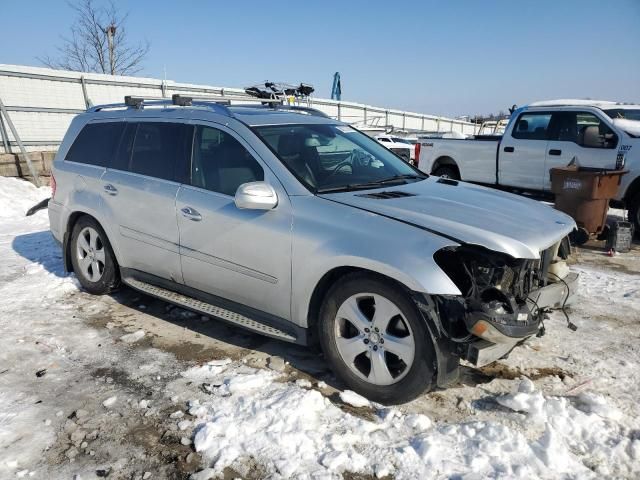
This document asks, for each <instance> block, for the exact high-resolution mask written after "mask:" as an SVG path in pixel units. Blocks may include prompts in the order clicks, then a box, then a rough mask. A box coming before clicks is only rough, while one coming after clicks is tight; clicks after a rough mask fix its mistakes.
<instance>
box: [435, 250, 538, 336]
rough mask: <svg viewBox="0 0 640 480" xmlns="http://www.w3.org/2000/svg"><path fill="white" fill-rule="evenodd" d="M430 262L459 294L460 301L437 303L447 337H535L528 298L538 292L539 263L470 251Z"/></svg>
mask: <svg viewBox="0 0 640 480" xmlns="http://www.w3.org/2000/svg"><path fill="white" fill-rule="evenodd" d="M434 259H435V261H436V263H437V264H438V266H439V267H440V268H441V269H442V270H443V271H444V272H445V273H446V274H447V275H448V276H449V278H450V279H451V280H452V281H453V283H454V284H455V285H456V286H457V287H458V289H459V290H460V292H461V293H462V298H459V297H458V298H455V297H453V298H452V297H446V298H445V297H442V298H440V300H439V304H440V313H441V318H442V317H444V318H442V320H443V324H448V328H449V331H450V333H451V335H452V336H455V337H459V336H460V333H461V330H463V329H464V330H466V331H467V332H471V333H473V334H475V335H477V336H485V335H483V334H484V333H485V332H487V330H488V328H489V327H493V328H492V330H493V329H497V330H498V332H499V333H500V334H503V335H505V336H507V337H510V338H513V337H517V338H521V337H525V336H528V335H531V334H532V333H535V331H536V330H537V328H538V323H539V314H538V312H537V311H536V312H535V315H532V309H531V308H530V307H531V305H529V304H528V300H527V296H528V294H529V292H530V291H531V290H533V289H535V288H537V287H538V284H539V270H540V268H539V266H540V261H539V260H527V259H516V258H513V257H510V256H509V255H506V254H502V253H498V252H493V251H491V250H488V249H486V248H483V247H478V246H470V245H465V246H461V247H458V248H445V249H442V250H439V251H438V252H436V254H435V255H434Z"/></svg>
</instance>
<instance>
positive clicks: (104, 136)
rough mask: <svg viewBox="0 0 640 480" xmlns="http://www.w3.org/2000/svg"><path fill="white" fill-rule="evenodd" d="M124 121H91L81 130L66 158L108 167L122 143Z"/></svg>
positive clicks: (71, 160)
mask: <svg viewBox="0 0 640 480" xmlns="http://www.w3.org/2000/svg"><path fill="white" fill-rule="evenodd" d="M123 130H124V122H105V123H90V124H88V125H85V126H84V128H83V129H82V130H81V131H80V133H79V134H78V136H77V137H76V140H75V141H74V142H73V145H71V148H70V149H69V151H68V152H67V156H66V158H65V160H69V161H70V162H78V163H86V164H89V165H97V166H99V167H106V166H108V165H109V164H110V163H111V158H112V157H113V156H114V155H115V153H116V150H117V148H118V144H119V143H120V136H121V135H122V131H123Z"/></svg>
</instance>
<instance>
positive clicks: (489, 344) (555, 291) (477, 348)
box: [466, 272, 578, 367]
mask: <svg viewBox="0 0 640 480" xmlns="http://www.w3.org/2000/svg"><path fill="white" fill-rule="evenodd" d="M577 287H578V274H577V273H573V272H571V273H569V274H568V275H567V276H566V277H565V278H563V279H562V280H560V281H558V282H556V283H552V284H549V285H547V286H545V287H542V288H539V289H538V290H534V291H532V292H531V293H529V297H528V298H529V299H530V300H531V301H530V302H529V303H531V304H532V306H534V308H535V307H536V306H537V308H538V309H540V310H544V309H556V308H562V307H566V306H569V305H571V304H572V303H573V301H574V300H575V296H576V291H577ZM537 329H538V324H537V322H536V323H534V324H529V325H528V326H527V327H525V326H521V327H518V326H512V327H510V328H505V327H504V326H502V325H498V324H493V323H490V322H488V321H485V320H479V321H478V322H476V323H475V324H474V325H473V326H472V327H471V329H470V331H471V333H473V334H474V335H476V336H477V337H480V339H479V340H476V341H475V342H473V343H471V344H469V348H468V351H467V355H466V359H467V360H468V361H469V362H471V363H472V364H474V365H476V366H479V367H481V366H484V365H487V364H489V363H491V362H494V361H496V360H498V359H500V358H502V357H504V356H505V355H507V354H508V353H509V352H510V351H511V350H512V349H513V348H514V347H515V346H516V345H517V344H518V343H519V342H521V341H523V340H524V339H526V338H527V337H530V336H531V335H533V334H535V333H536V331H537Z"/></svg>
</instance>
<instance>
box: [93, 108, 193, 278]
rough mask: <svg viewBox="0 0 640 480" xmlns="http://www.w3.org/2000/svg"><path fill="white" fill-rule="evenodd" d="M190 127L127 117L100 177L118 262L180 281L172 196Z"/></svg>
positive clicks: (183, 170)
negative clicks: (112, 226)
mask: <svg viewBox="0 0 640 480" xmlns="http://www.w3.org/2000/svg"><path fill="white" fill-rule="evenodd" d="M192 132H193V127H192V126H190V125H187V124H183V123H175V122H170V121H161V120H145V121H130V122H127V126H126V129H125V131H124V133H123V135H122V140H121V142H120V146H119V149H118V154H117V155H116V156H115V158H114V160H113V162H112V163H111V164H110V165H109V168H107V170H106V172H105V173H104V175H103V176H102V179H101V184H102V185H101V189H102V193H103V198H104V204H105V206H106V210H107V211H108V212H109V214H110V216H111V222H112V223H113V224H116V225H117V233H116V235H117V237H118V238H117V241H118V245H119V250H120V256H121V257H122V258H121V261H122V263H123V265H121V266H122V267H127V268H132V269H135V270H140V271H142V272H145V273H150V274H152V275H155V276H158V277H161V278H163V279H167V280H172V281H176V282H182V271H181V268H180V255H179V249H178V244H179V235H178V224H177V220H176V210H175V199H176V195H177V193H178V189H179V187H180V182H182V181H184V179H185V177H186V174H187V172H188V157H189V149H190V147H191V140H192Z"/></svg>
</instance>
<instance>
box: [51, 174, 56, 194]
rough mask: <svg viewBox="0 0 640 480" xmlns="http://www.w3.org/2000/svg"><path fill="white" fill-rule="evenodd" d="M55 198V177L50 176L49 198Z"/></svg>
mask: <svg viewBox="0 0 640 480" xmlns="http://www.w3.org/2000/svg"><path fill="white" fill-rule="evenodd" d="M55 196H56V177H54V176H53V173H52V174H51V198H53V197H55Z"/></svg>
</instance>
